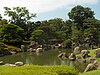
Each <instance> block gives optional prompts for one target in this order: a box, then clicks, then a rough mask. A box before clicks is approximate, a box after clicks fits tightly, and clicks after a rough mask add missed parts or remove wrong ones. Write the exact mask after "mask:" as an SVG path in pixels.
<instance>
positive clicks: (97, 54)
mask: <svg viewBox="0 0 100 75" xmlns="http://www.w3.org/2000/svg"><path fill="white" fill-rule="evenodd" d="M95 56H96V57H97V58H99V57H100V48H98V49H96V51H95Z"/></svg>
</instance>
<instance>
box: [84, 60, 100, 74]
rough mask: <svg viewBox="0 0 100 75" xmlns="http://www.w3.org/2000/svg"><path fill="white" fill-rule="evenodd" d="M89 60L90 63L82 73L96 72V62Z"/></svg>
mask: <svg viewBox="0 0 100 75" xmlns="http://www.w3.org/2000/svg"><path fill="white" fill-rule="evenodd" d="M91 60H92V61H91ZM91 60H90V63H89V64H88V65H87V67H86V69H85V70H84V72H87V71H91V70H96V69H97V68H98V66H99V64H98V62H97V61H96V60H94V59H91Z"/></svg>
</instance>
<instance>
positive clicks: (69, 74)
mask: <svg viewBox="0 0 100 75" xmlns="http://www.w3.org/2000/svg"><path fill="white" fill-rule="evenodd" d="M5 68H6V69H5ZM13 74H14V75H78V71H77V70H76V69H74V68H72V67H69V66H21V67H8V66H0V75H13Z"/></svg>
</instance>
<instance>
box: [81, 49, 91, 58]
mask: <svg viewBox="0 0 100 75" xmlns="http://www.w3.org/2000/svg"><path fill="white" fill-rule="evenodd" d="M88 54H89V51H88V50H82V51H81V56H82V57H83V58H86V57H89V55H88Z"/></svg>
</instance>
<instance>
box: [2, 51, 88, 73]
mask: <svg viewBox="0 0 100 75" xmlns="http://www.w3.org/2000/svg"><path fill="white" fill-rule="evenodd" d="M58 54H59V52H58V50H48V51H44V52H42V53H35V52H23V53H18V54H13V55H7V56H3V57H0V61H1V60H2V61H4V63H11V64H14V63H15V62H17V61H22V62H24V63H25V64H30V65H31V64H32V65H49V66H52V65H70V66H73V67H75V68H77V69H79V71H80V72H83V70H84V69H85V67H86V65H85V64H83V63H79V62H76V61H70V60H68V59H64V60H62V59H59V58H58V57H57V55H58Z"/></svg>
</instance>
